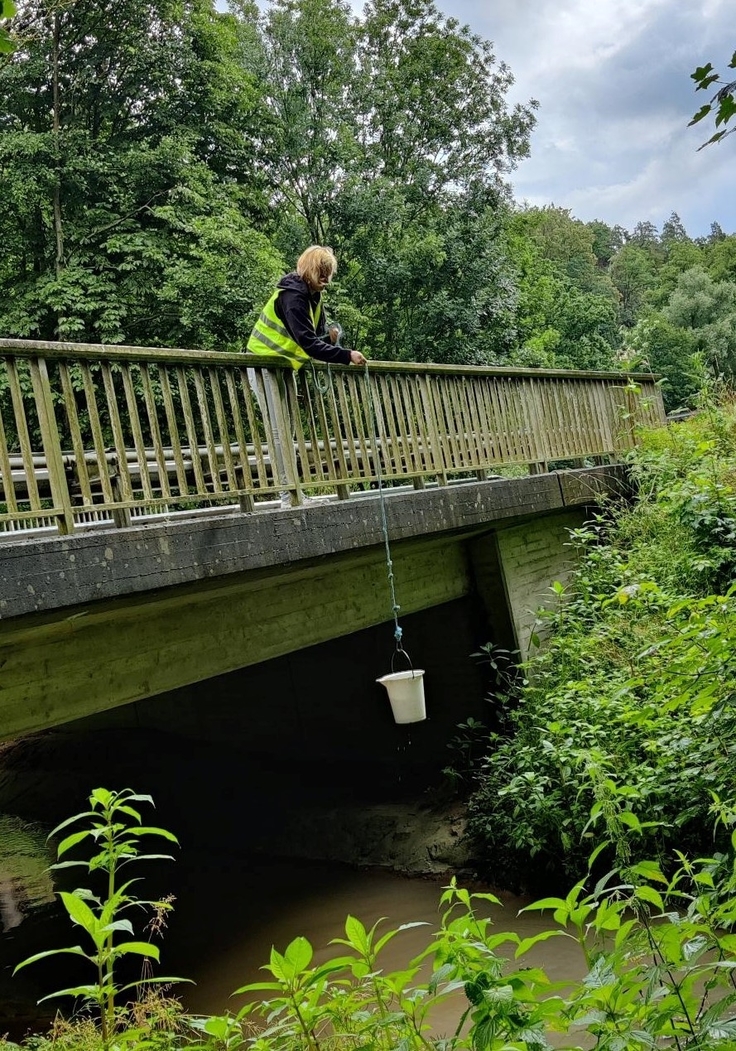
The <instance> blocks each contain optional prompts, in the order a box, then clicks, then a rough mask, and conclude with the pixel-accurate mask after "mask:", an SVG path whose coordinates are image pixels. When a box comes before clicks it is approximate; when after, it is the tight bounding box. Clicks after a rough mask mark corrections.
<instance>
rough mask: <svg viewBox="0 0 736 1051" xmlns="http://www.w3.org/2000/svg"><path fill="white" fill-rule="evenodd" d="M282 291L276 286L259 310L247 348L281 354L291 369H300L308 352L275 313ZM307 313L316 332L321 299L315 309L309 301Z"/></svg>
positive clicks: (258, 352) (254, 351)
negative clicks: (259, 314)
mask: <svg viewBox="0 0 736 1051" xmlns="http://www.w3.org/2000/svg"><path fill="white" fill-rule="evenodd" d="M283 291H284V289H283V288H277V289H276V291H275V292H274V294H273V295H272V296H271V298H270V299H269V301H268V303H266V305H265V307H264V308H263V310H262V311H261V316H260V317H259V318H258V321H256V323H255V325H254V326H253V331H252V332H251V334H250V339H249V340H248V347H247V349H248V350H249V351H250V352H251V354H281V356H282V357H284V358H286V359H287V361H288V362H289V364H290V365H291V367H292V368H293V369H300V368H301V367H302V365H303V364H304V362H305V361H309V354H307V353H306V351H304V350H302V348H301V347H300V346H299V344H298V343H297V342H296V341H295V340H293V339H292V338H291V336H290V335H289V332H288V331H287V329H286V326H285V325H284V323H283V321H282V320H281V318H280V317H279V316H278V314H277V313H276V300H277V299H278V297H279V294H280V293H281V292H283ZM309 314H310V317H311V318H312V324H313V325H314V329H315V332H316V330H317V322H318V321H319V319H320V317H321V314H322V303H321V301H320V302H319V303H318V304H317V309H316V311H315V310H314V308H313V307H312V305H311V303H310V305H309Z"/></svg>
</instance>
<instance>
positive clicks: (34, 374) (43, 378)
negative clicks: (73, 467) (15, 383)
mask: <svg viewBox="0 0 736 1051" xmlns="http://www.w3.org/2000/svg"><path fill="white" fill-rule="evenodd" d="M30 368H31V382H32V383H33V395H34V398H35V401H36V412H37V413H38V424H39V427H40V429H41V441H42V442H43V451H44V455H45V457H46V466H47V467H48V472H49V485H50V487H51V499H52V501H53V504H54V507H57V508H61V513H60V514H58V513H57V523H58V527H59V532H60V533H61V534H62V535H66V534H68V533H71V532H73V530H74V512H73V510H72V499H71V493H70V492H69V483H68V480H67V476H66V471H65V470H64V460H63V457H62V455H61V442H60V440H59V428H58V427H57V426H56V416H55V414H54V402H53V398H52V396H51V384H50V383H49V372H48V368H47V365H46V362H45V360H44V359H43V358H40V357H39V358H31V359H30Z"/></svg>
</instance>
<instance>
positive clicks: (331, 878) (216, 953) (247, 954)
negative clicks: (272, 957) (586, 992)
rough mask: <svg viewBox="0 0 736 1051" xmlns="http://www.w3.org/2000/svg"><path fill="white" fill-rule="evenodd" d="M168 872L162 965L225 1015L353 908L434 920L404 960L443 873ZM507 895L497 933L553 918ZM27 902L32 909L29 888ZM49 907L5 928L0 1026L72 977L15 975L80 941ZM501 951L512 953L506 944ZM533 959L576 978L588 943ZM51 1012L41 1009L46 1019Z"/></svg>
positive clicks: (456, 1007) (220, 861)
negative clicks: (303, 943) (23, 963)
mask: <svg viewBox="0 0 736 1051" xmlns="http://www.w3.org/2000/svg"><path fill="white" fill-rule="evenodd" d="M166 882H167V881H166V880H164V883H166ZM168 882H169V885H170V886H171V887H172V888H173V891H174V892H175V895H176V901H175V904H174V912H173V913H172V915H171V916H170V918H169V926H168V929H167V931H166V932H165V934H164V937H163V942H162V945H161V970H163V971H164V972H165V973H166V974H175V975H177V976H181V977H187V978H190V979H192V980H193V981H194V983H195V984H193V985H181V986H179V987H178V989H177V994H178V995H179V996H180V997H181V999H182V1001H183V1003H184V1005H185V1007H186V1008H187V1009H188V1010H189V1011H192V1012H195V1013H201V1014H219V1013H222V1012H224V1011H226V1010H228V1009H230V1010H235V1009H237V1008H238V1007H239V1006H240V1005H241V1004H242V1003H243V1002H244V998H243V997H235V996H233V995H232V994H233V992H234V990H235V989H237V988H239V987H240V986H242V985H244V984H247V983H249V982H254V981H262V980H264V979H266V978H268V977H269V976H268V975H267V974H265V973H264V972H263V970H262V967H263V965H264V964H265V963H266V962H267V960H268V958H269V953H270V950H271V947H272V946H275V947H276V948H277V949H279V950H281V951H283V950H284V949H285V948H286V946H287V945H288V943H289V942H290V941H291V940H292V939H293V938H295V937H296V936H297V935H303V936H304V937H306V938H308V940H309V941H310V943H311V944H312V946H313V948H314V951H315V958H314V959H315V963H320V962H323V961H324V960H326V959H328V958H329V957H330V956H331V955H334V954H336V953H338V952H340V951H341V950H339V948H338V947H335V946H330V941H331V940H332V939H333V938H338V937H341V936H344V924H345V919H346V917H347V916H348V915H349V914H350V915H354V916H357V917H358V918H359V919H360V920H361V921H362V922H363V923H364V924H365V925H366V926H367V927H370V926H371V925H372V924H373V923H375V922H376V921H377V920H381V919H383V920H384V923H383V925H382V929H384V930H388V929H389V928H390V927H396V926H399V925H400V924H402V923H409V922H416V921H421V922H422V923H423V924H426V926H421V927H414V928H412V929H410V930H407V931H403V932H401V933H400V934H399V935H397V937H396V938H394V939H393V941H392V942H390V943H389V945H388V946H387V947H386V949H385V950H384V951H383V953H382V955H381V963H382V966H383V969H384V970H385V971H391V970H398V969H400V968H402V967H404V966H405V965H406V964H407V963H408V962H409V960H410V959H411V958H412V957H413V956H415V955H417V954H418V953H419V952H420V951H421V950H422V949H423V948H424V947H425V945H426V944H427V942H428V940H429V939H430V937H431V932H432V931H433V930H434V929H436V927H437V926H438V921H439V899H440V895H441V893H442V887H443V885H444V883H445V882H446V881H445V880H443V879H441V878H431V879H426V878H425V879H418V878H409V877H406V876H401V875H397V874H395V873H391V872H387V871H382V870H378V869H372V870H362V871H361V870H356V869H353V868H351V867H348V866H344V865H338V864H324V863H316V862H298V861H291V860H278V859H265V858H256V859H249V860H240V861H237V862H233V861H232V860H231V859H229V858H227V857H219V858H218V857H214V856H212V855H210V854H206V855H202V856H201V857H200V858H196V857H193V858H190V859H189V861H188V862H186V863H184V864H182V863H177V865H176V866H175V867H172V870H171V873H170V880H169V881H168ZM162 885H163V884H162ZM16 886H18V884H16ZM474 889H481V888H480V887H477V888H474ZM499 896H500V898H501V900H502V905H501V906H500V907H496V906H493V907H492V908H491V915H492V919H493V922H494V925H495V927H496V928H497V929H498V930H499V931H505V930H511V931H515V932H516V933H517V934H518V935H519V936H521V937H529V936H531V935H533V934H536V933H538V932H539V931H542V930H546V929H547V928H548V927H549V926H550V923H551V921H549V920H548V917H542V916H541V915H540V914H539V913H537V912H532V913H521V914H519V910H520V909H522V908H523V906H524V905H525V904H526V903H527V902H526V900H525V899H521V898H517V897H514V896H513V895H509V894H504V893H502V894H500V895H499ZM24 900H25V902H26V904H25V905H24V908H25V909H26V910H28V907H29V906H28V899H27V897H26V898H25V899H24ZM43 909H45V910H46V911H45V917H46V919H45V921H44V923H43V930H44V936H43V937H42V938H39V930H38V928H39V921H38V920H37V919H36V918H34V917H33V914H32V913H31V917H30V920H27V921H24V922H28V923H29V926H30V928H31V929H30V933H31V935H32V938H31V940H30V941H28V940H27V939H25V938H24V936H23V935H24V931H23V927H24V924H15V925H14V926H13V927H12V929H11V930H8V931H6V932H5V935H4V936H3V943H4V944H3V951H2V954H1V955H2V957H3V969H4V971H5V978H6V980H5V981H4V982H3V983H2V993H3V994H4V996H5V1002H4V1004H3V1005H2V1006H0V1020H2V1024H1V1025H0V1029H3V1030H4V1031H8V1032H10V1033H11V1035H13V1036H15V1037H16V1038H19V1037H20V1036H22V1035H23V1033H24V1032H25V1031H26V1030H27V1029H28V1028H29V1027H34V1013H33V1007H32V1005H33V1002H34V1000H35V998H36V996H37V995H38V994H40V993H43V992H45V991H48V989H50V988H53V987H54V985H57V986H58V984H62V983H63V984H66V974H63V972H62V973H60V972H59V970H58V969H56V970H54V969H53V968H49V967H47V968H46V970H45V971H44V972H43V974H38V975H33V977H32V979H31V978H30V975H31V970H32V969H29V970H28V971H26V972H23V974H24V980H23V982H22V983H20V984H19V986H18V988H17V989H14V987H13V984H12V983H11V982H8V981H7V976H8V969H9V968H11V967H12V966H13V965H14V963H15V962H17V961H18V960H19V959H21V958H23V956H24V955H26V953H27V952H28V951H38V950H39V948H51V947H52V946H62V945H71V944H74V943H75V942H76V941H77V940H78V939H77V938H76V937H75V936H74V935H73V934H71V932H70V928H69V926H68V922H67V921H66V919H65V918H64V917H63V916H60V915H57V914H55V913H53V912H49V909H48V906H47V905H45V906H43ZM42 911H43V910H42ZM8 948H10V949H11V951H10V953H9V954H8V952H7V950H8ZM499 952H500V954H501V955H504V949H501V950H499ZM506 952H507V954H508V956H509V957H512V955H513V947H511V946H509V947H507V950H506ZM8 956H9V958H8ZM524 964H525V965H526V966H530V967H531V966H534V967H542V968H544V970H545V971H546V972H547V974H548V976H549V977H550V979H552V980H554V981H573V980H574V979H576V978H579V977H581V976H582V975H583V974H584V970H585V969H584V963H583V958H582V954H581V952H580V950H579V947H578V946H577V944H576V943H575V942H574V941H572V940H571V939H570V940H568V939H566V938H553V939H551V940H550V941H546V942H542V943H540V944H539V945H538V946H535V947H534V948H533V949H532V950H531V951H530V952H529V953H528V954H527V955H526V956H525V957H524ZM510 966H513V959H511V961H510ZM40 970H41V968H40V967H39V971H40ZM62 974H63V978H62ZM13 981H14V982H18V979H15V980H13ZM466 1006H467V1004H466V1002H465V1000H464V997H463V996H462V994H458V995H457V997H456V998H454V999H452V1000H448V1001H446V1002H445V1003H443V1004H441V1005H440V1006H439V1007H438V1008H437V1009H436V1010H435V1011H434V1012H433V1013H432V1016H431V1020H432V1026H433V1030H434V1032H435V1034H436V1035H438V1036H441V1035H444V1034H449V1033H451V1032H452V1031H454V1029H455V1026H456V1025H457V1022H458V1020H459V1018H460V1016H461V1014H462V1012H463V1010H464V1009H465V1007H466ZM43 1017H44V1016H43V1015H41V1016H39V1022H42V1021H43Z"/></svg>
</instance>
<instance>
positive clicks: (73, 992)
mask: <svg viewBox="0 0 736 1051" xmlns="http://www.w3.org/2000/svg"><path fill="white" fill-rule="evenodd" d="M57 996H83V997H84V998H85V999H87V1000H94V1001H95V1002H97V1003H99V1002H100V1001H101V1000H102V999H103V998H104V991H103V990H101V989H100V987H99V986H98V985H74V986H72V987H71V988H70V989H57V990H56V992H55V993H49V994H48V996H42V997H41V999H40V1000H39V1001H38V1002H39V1003H40V1004H43V1003H45V1002H46V1001H47V1000H55V999H56V997H57Z"/></svg>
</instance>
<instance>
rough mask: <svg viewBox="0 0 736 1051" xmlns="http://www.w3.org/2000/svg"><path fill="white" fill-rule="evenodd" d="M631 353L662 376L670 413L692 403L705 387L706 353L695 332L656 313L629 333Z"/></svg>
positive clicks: (666, 406) (627, 345) (665, 401)
mask: <svg viewBox="0 0 736 1051" xmlns="http://www.w3.org/2000/svg"><path fill="white" fill-rule="evenodd" d="M626 351H627V354H629V355H630V356H633V358H634V360H639V361H641V360H643V361H644V362H645V363H646V367H647V368H649V369H651V370H652V372H655V373H658V374H659V375H661V377H662V398H663V400H664V407H665V409H666V410H667V412H671V411H673V410H674V409H680V408H683V407H684V406H687V405H692V404H693V403H694V400H695V396H696V394H697V393H698V391H699V390H700V389H701V388H702V386H703V381H704V374H703V373H704V370H703V356H702V354H700V353H699V352H698V347H697V339H696V337H695V334H694V333H693V332H692V331H688V330H687V329H685V328H681V327H678V326H677V325H674V324H672V322H671V321H668V320H667V318H665V317H663V316H662V314H654V315H652V316H650V317H647V318H643V319H642V320H641V321H639V322H638V324H637V325H636V326H635V327H634V328H633V329H632V330H631V332H630V333H628V335H627V338H626Z"/></svg>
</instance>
